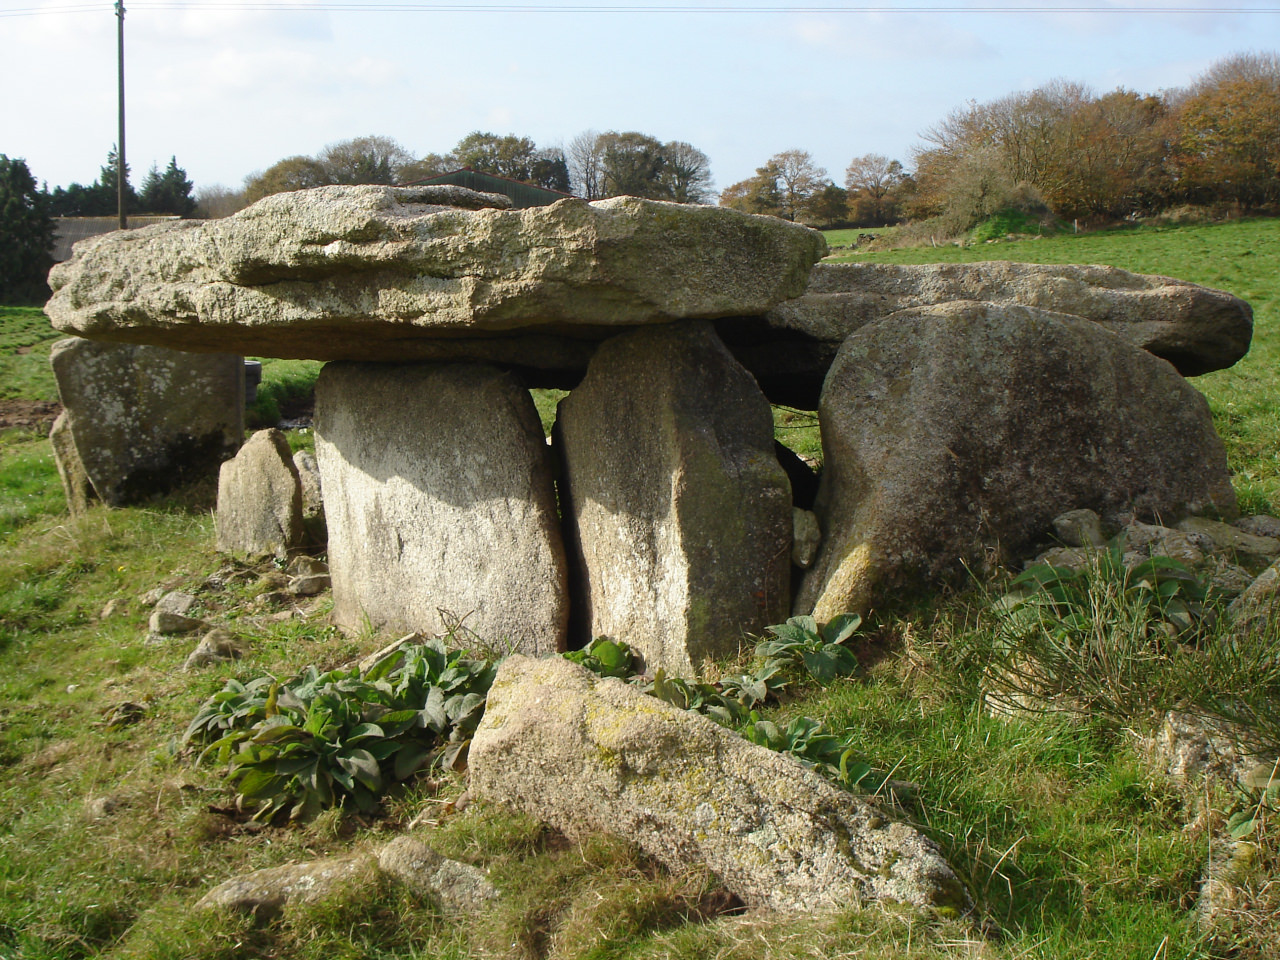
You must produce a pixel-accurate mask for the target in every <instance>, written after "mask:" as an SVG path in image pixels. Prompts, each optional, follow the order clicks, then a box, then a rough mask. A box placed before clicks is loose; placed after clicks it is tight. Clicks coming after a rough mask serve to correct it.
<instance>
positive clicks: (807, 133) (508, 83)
mask: <svg viewBox="0 0 1280 960" xmlns="http://www.w3.org/2000/svg"><path fill="white" fill-rule="evenodd" d="M664 8H665V9H664ZM117 25H118V24H117V18H116V15H115V7H114V4H113V3H112V2H110V0H107V2H84V3H75V2H71V0H0V75H3V77H4V80H5V83H4V90H5V94H4V96H3V98H0V153H4V154H7V155H8V156H10V157H21V158H24V159H25V160H26V161H27V165H28V167H29V168H30V170H31V172H32V174H33V175H34V176H35V177H36V179H37V180H38V181H44V182H46V183H47V184H48V185H49V187H50V188H52V187H54V186H56V185H63V186H65V185H67V184H69V183H71V182H72V181H76V182H80V183H86V184H87V183H90V182H92V181H93V180H94V179H96V178H97V176H98V173H99V169H100V168H101V167H102V165H103V164H104V163H105V162H106V158H107V153H108V151H109V150H110V149H111V148H112V145H113V144H114V143H115V142H116V139H117V95H116V79H117V53H116V51H117ZM124 27H125V74H126V80H125V83H126V118H127V126H126V157H127V159H128V162H129V165H130V168H131V170H132V175H131V181H132V182H133V184H134V186H135V187H137V186H140V185H141V182H142V179H143V177H144V176H145V174H146V171H147V170H148V169H149V168H150V167H151V166H152V165H153V164H154V165H157V166H159V167H160V168H163V167H164V166H165V165H166V164H167V163H168V162H169V158H170V157H171V156H175V157H176V158H177V161H178V165H179V166H180V167H182V168H183V169H185V170H186V171H187V174H188V176H189V177H190V178H191V179H192V180H194V181H195V184H196V188H197V190H198V189H199V188H201V187H206V186H212V185H215V184H216V185H223V186H226V187H231V188H238V187H240V186H241V185H242V184H243V181H244V178H245V177H246V176H247V175H249V174H252V173H254V172H257V171H261V170H264V169H266V168H267V167H269V166H270V165H271V164H273V163H275V162H276V161H277V160H280V159H282V158H284V157H287V156H292V155H296V154H316V153H318V152H319V151H320V150H321V149H322V148H323V147H324V146H325V145H326V144H329V143H333V142H336V141H340V140H346V139H349V138H351V137H357V136H363V135H368V134H376V135H380V136H389V137H392V138H394V139H396V140H397V141H399V142H400V143H401V144H403V145H404V146H405V147H406V148H407V149H408V150H409V151H410V152H411V153H413V154H414V155H415V156H423V155H425V154H428V153H445V152H447V151H448V150H450V149H451V148H452V147H453V146H454V144H456V143H457V142H458V141H459V140H460V139H461V138H462V137H464V136H465V135H466V134H468V133H470V132H472V131H475V130H482V131H487V132H491V133H496V134H507V133H515V134H518V135H521V136H527V137H530V138H531V139H533V140H534V141H535V142H536V143H537V144H538V145H539V146H544V147H545V146H553V145H557V144H559V145H567V144H568V142H569V141H570V140H571V139H572V138H573V137H575V136H577V135H578V134H579V133H581V132H583V131H585V130H598V131H605V130H619V131H622V130H639V131H641V132H643V133H647V134H649V135H651V136H654V137H656V138H658V139H659V140H663V141H669V140H683V141H686V142H688V143H691V144H693V145H694V146H695V147H698V148H699V149H701V150H702V151H703V152H705V153H706V154H707V156H708V157H709V158H710V161H711V172H712V176H713V177H714V179H715V185H716V187H717V188H722V187H725V186H728V185H729V184H732V183H735V182H737V181H739V180H743V179H745V178H747V177H750V176H752V174H753V173H754V172H755V169H756V167H758V166H761V165H762V164H763V163H764V162H765V161H766V160H767V159H768V158H769V157H770V156H772V155H773V154H775V153H778V152H780V151H783V150H789V149H802V150H808V151H809V152H810V153H811V154H812V155H813V158H814V160H815V161H816V162H817V163H818V164H820V165H821V166H823V167H825V168H826V170H827V172H828V174H829V175H830V177H831V178H832V179H833V180H835V181H836V182H837V183H842V182H843V180H844V171H845V168H846V167H847V166H848V164H849V161H850V160H851V159H852V158H853V157H855V156H861V155H863V154H867V153H879V154H884V155H886V156H888V157H890V158H896V159H899V160H901V161H902V162H903V163H905V164H907V165H908V166H910V163H911V151H912V149H913V147H917V146H919V145H920V143H921V139H920V138H921V135H922V134H923V133H924V132H925V131H926V130H927V129H928V128H929V127H931V126H933V125H934V124H936V123H938V122H939V121H941V120H942V119H944V118H945V117H946V115H947V114H948V113H950V112H951V111H952V110H955V109H957V108H960V107H963V106H964V105H965V104H966V103H967V102H968V101H970V100H974V101H977V102H985V101H989V100H993V99H996V98H999V97H1002V96H1005V95H1007V94H1011V93H1014V92H1017V91H1019V90H1031V89H1034V88H1036V87H1038V86H1041V85H1042V84H1045V83H1047V82H1049V81H1051V80H1054V79H1066V80H1072V81H1076V82H1080V83H1084V84H1087V85H1088V86H1090V87H1091V88H1093V89H1094V90H1095V91H1096V92H1098V93H1104V92H1106V91H1109V90H1113V89H1115V88H1116V87H1125V88H1128V89H1131V90H1137V91H1139V92H1143V93H1156V92H1158V91H1160V90H1164V89H1171V88H1176V87H1181V86H1186V85H1187V84H1189V83H1190V82H1191V81H1192V80H1194V79H1195V77H1196V76H1198V75H1199V74H1201V73H1202V72H1203V71H1205V70H1206V69H1207V68H1208V67H1209V66H1211V65H1212V64H1213V63H1214V62H1215V61H1217V60H1220V59H1222V58H1224V57H1228V56H1231V55H1232V54H1236V53H1244V52H1250V51H1274V50H1277V49H1280V0H1220V2H1218V3H1213V2H1211V0H871V2H858V0H808V2H798V3H789V2H784V0H684V2H681V0H541V2H536V0H508V2H506V3H497V2H488V0H476V2H472V3H466V2H453V3H445V2H443V0H422V2H417V3H411V2H403V3H378V2H372V0H369V2H358V0H356V2H341V3H340V2H333V0H328V2H326V0H310V2H307V0H265V2H256V3H254V2H236V0H206V2H177V0H136V2H131V3H126V11H125V22H124Z"/></svg>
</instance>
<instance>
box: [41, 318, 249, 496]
mask: <svg viewBox="0 0 1280 960" xmlns="http://www.w3.org/2000/svg"><path fill="white" fill-rule="evenodd" d="M49 356H50V360H51V361H52V363H53V373H54V376H55V377H56V379H57V381H58V393H59V395H60V396H61V398H62V405H63V407H64V408H65V413H66V421H65V429H66V430H67V431H69V433H70V437H71V443H72V444H73V445H74V447H75V453H76V455H77V456H78V457H79V459H80V463H81V465H82V467H83V470H84V475H85V476H86V477H87V478H88V480H89V483H90V484H91V485H92V486H93V490H94V492H95V493H96V494H97V496H98V498H99V499H100V500H102V501H103V502H104V503H106V504H108V505H110V506H122V505H125V504H129V503H137V502H139V501H141V500H145V499H146V498H148V497H150V496H152V495H153V494H157V493H165V492H168V491H169V490H172V489H174V488H176V487H178V486H180V485H182V484H183V483H187V482H190V481H193V480H197V479H200V478H203V477H206V476H213V475H214V474H216V473H217V470H218V466H219V464H221V463H222V461H223V460H226V459H227V458H228V457H230V456H232V455H233V454H234V453H235V452H236V450H237V449H238V448H239V446H240V439H241V437H242V435H243V433H244V361H243V360H242V359H241V358H240V357H238V356H235V355H233V354H227V353H219V354H199V355H197V354H190V353H180V352H179V351H177V350H168V349H165V348H164V347H148V346H131V345H127V344H111V343H95V342H93V341H90V340H81V339H78V338H77V339H71V340H60V341H58V342H57V343H55V344H54V345H53V349H52V350H51V351H50V354H49ZM64 445H65V441H60V442H59V443H57V444H55V446H54V451H55V455H57V454H58V451H59V450H60V449H64ZM60 459H65V458H60ZM61 469H62V470H64V471H65V470H71V471H72V472H74V471H75V468H74V467H71V466H69V465H68V464H67V463H64V464H63V467H62V468H61Z"/></svg>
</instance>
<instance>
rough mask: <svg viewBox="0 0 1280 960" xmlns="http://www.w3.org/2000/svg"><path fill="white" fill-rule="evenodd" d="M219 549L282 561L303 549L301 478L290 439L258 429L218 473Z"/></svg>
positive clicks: (271, 430)
mask: <svg viewBox="0 0 1280 960" xmlns="http://www.w3.org/2000/svg"><path fill="white" fill-rule="evenodd" d="M217 530H218V549H219V550H220V551H222V552H223V553H230V554H235V555H236V556H243V557H267V556H277V557H284V556H286V555H287V554H288V552H289V551H290V550H293V549H296V548H297V547H299V546H301V545H302V541H303V529H302V480H301V479H300V478H299V476H298V468H297V467H296V466H295V465H294V462H293V451H292V450H290V449H289V440H288V438H287V437H285V435H284V434H283V433H281V432H280V431H279V430H276V429H274V428H272V429H270V430H259V431H258V432H257V433H255V434H254V435H253V436H252V437H250V438H249V439H248V440H247V441H246V442H245V445H244V446H243V447H241V448H240V452H239V453H237V454H236V455H235V457H233V458H232V459H230V460H228V461H227V462H226V463H224V464H223V465H222V469H221V470H220V471H219V473H218V513H217Z"/></svg>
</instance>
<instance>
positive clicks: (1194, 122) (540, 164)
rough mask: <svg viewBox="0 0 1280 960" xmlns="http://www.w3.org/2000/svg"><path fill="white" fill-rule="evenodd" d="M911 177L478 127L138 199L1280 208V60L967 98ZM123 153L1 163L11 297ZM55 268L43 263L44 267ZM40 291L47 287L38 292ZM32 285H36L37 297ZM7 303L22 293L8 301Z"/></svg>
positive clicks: (197, 209) (212, 205)
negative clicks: (455, 189) (446, 186)
mask: <svg viewBox="0 0 1280 960" xmlns="http://www.w3.org/2000/svg"><path fill="white" fill-rule="evenodd" d="M922 141H923V142H922V143H921V145H919V146H918V147H917V148H916V149H915V150H914V151H913V152H912V157H911V159H912V161H913V164H914V166H913V168H911V169H908V167H907V166H906V165H904V164H903V163H902V162H901V161H899V160H896V159H890V158H889V157H886V156H883V155H880V154H874V153H869V154H863V155H861V156H857V157H854V158H853V159H852V160H851V161H850V163H849V165H848V167H847V168H846V169H845V172H844V179H843V186H842V185H839V184H837V183H836V182H835V181H834V180H833V179H832V178H831V177H830V176H828V174H827V171H826V170H824V169H823V168H822V167H821V166H819V165H818V164H817V163H816V162H815V161H814V159H813V157H812V155H811V154H809V153H808V152H807V151H805V150H802V149H792V150H784V151H782V152H780V153H776V154H774V155H773V156H772V157H770V158H769V159H768V160H766V161H765V162H764V164H763V165H762V166H760V167H758V168H757V169H756V172H755V175H754V176H752V177H749V178H747V179H746V180H742V181H740V182H738V183H734V184H731V185H730V186H728V187H725V188H724V189H723V190H721V191H720V192H719V194H718V196H717V194H716V192H715V190H714V186H713V180H712V175H711V167H710V161H709V160H708V159H707V155H706V154H705V153H703V152H702V151H701V150H699V149H698V148H697V147H694V146H693V145H692V144H689V143H685V142H683V141H666V142H664V141H662V140H659V139H658V138H656V137H652V136H650V135H648V134H645V133H641V132H638V131H634V130H632V131H622V132H619V131H616V130H609V131H606V132H603V133H600V132H597V131H595V130H588V131H585V132H583V133H581V134H579V135H578V136H576V137H574V138H573V139H572V140H571V141H569V144H568V145H567V146H558V145H557V146H550V147H540V146H538V145H537V144H536V143H535V142H534V141H533V140H531V139H530V138H528V137H524V136H519V135H517V134H503V135H499V134H494V133H488V132H482V131H475V132H473V133H470V134H468V135H467V136H465V137H463V138H462V139H461V140H460V141H459V142H458V143H457V145H456V146H455V147H454V148H453V149H452V150H450V151H449V152H447V153H444V154H434V153H432V154H427V155H426V156H424V157H415V156H414V155H413V154H412V153H411V152H410V151H409V150H407V149H406V148H405V147H403V146H402V145H401V144H399V143H397V142H396V141H395V140H393V139H391V138H390V137H380V136H367V137H356V138H354V139H351V140H343V141H339V142H337V143H333V144H330V145H328V146H326V147H325V148H324V149H323V150H321V151H320V153H318V154H316V155H315V156H302V155H298V156H292V157H286V158H285V159H283V160H280V161H278V162H277V163H275V164H273V165H272V166H270V167H268V168H267V169H266V170H263V171H261V172H258V173H253V174H250V175H249V176H248V177H246V178H245V182H244V186H243V188H242V189H239V190H233V189H228V188H225V187H209V188H206V189H203V190H201V191H199V192H198V193H195V194H193V192H192V191H193V184H192V182H191V180H190V179H189V178H188V177H187V174H186V171H185V170H183V169H182V168H181V167H179V166H178V162H177V158H176V157H172V158H170V161H169V164H168V166H167V167H166V168H165V169H164V170H160V169H159V168H157V167H155V166H153V167H152V168H151V170H150V172H149V173H148V174H147V176H146V178H145V179H144V181H143V184H142V188H141V189H140V190H137V191H135V190H134V188H133V186H132V185H131V184H129V182H128V170H127V169H126V171H125V187H126V196H127V203H128V209H129V212H130V213H132V214H147V213H150V214H169V215H172V216H180V217H190V216H213V217H218V216H226V215H227V214H230V213H233V212H235V211H236V210H238V209H240V208H241V207H243V206H245V205H247V204H248V203H251V202H253V201H255V200H258V199H261V198H262V197H265V196H268V195H270V194H273V193H279V192H281V191H287V190H300V189H303V188H306V187H313V186H320V185H324V184H344V183H386V184H405V183H412V182H414V181H417V180H423V179H427V178H429V177H433V176H436V175H439V174H442V173H446V172H449V171H451V170H455V169H458V168H460V167H469V168H471V169H473V170H476V171H479V172H481V173H488V174H492V175H494V176H499V177H505V178H508V179H511V180H517V181H520V182H524V183H531V184H535V185H537V186H540V187H545V188H548V189H552V190H559V191H562V192H565V193H572V194H575V195H577V196H580V197H585V198H586V199H588V200H599V199H603V198H606V197H613V196H620V195H630V196H638V197H647V198H650V199H657V200H670V201H675V202H679V203H708V202H712V201H713V200H717V199H718V202H719V203H720V204H722V205H724V206H728V207H734V208H736V209H739V210H744V211H746V212H749V213H757V214H765V215H769V216H775V217H782V218H784V219H787V220H792V221H796V222H799V223H805V224H808V225H810V226H815V227H834V226H881V225H886V224H893V223H899V222H903V221H908V220H913V221H926V222H928V223H929V224H930V225H931V226H936V228H937V230H936V232H937V233H941V234H944V235H953V236H955V235H960V234H962V233H964V232H965V231H967V230H969V229H971V228H972V227H974V226H975V225H976V224H978V223H981V222H983V221H984V220H987V219H989V218H992V217H995V216H997V215H999V214H1008V213H1010V212H1012V213H1015V214H1018V215H1021V216H1025V217H1058V218H1067V219H1084V220H1086V221H1107V220H1116V219H1120V218H1123V217H1130V216H1135V215H1144V214H1150V213H1155V212H1158V211H1160V210H1164V209H1168V208H1170V207H1173V206H1176V205H1179V204H1197V205H1212V204H1223V203H1226V204H1232V205H1235V206H1236V207H1237V208H1240V209H1248V210H1274V209H1276V208H1277V206H1280V55H1278V54H1276V53H1248V54H1239V55H1236V56H1233V57H1229V58H1227V59H1225V60H1221V61H1219V62H1217V63H1215V64H1214V65H1213V66H1212V67H1211V68H1210V69H1209V70H1208V71H1206V72H1205V73H1204V74H1203V75H1202V76H1200V77H1198V78H1197V79H1196V80H1195V81H1194V82H1193V83H1192V84H1191V85H1190V86H1188V87H1186V88H1184V89H1177V90H1168V91H1162V92H1160V93H1158V94H1143V93H1138V92H1135V91H1131V90H1126V89H1123V88H1119V89H1116V90H1113V91H1111V92H1109V93H1105V94H1102V95H1098V94H1096V93H1094V92H1093V91H1092V90H1090V89H1089V88H1088V87H1086V86H1084V85H1082V84H1078V83H1072V82H1069V81H1063V80H1057V81H1054V82H1052V83H1049V84H1045V85H1044V86H1041V87H1039V88H1037V89H1035V90H1031V91H1024V92H1019V93H1014V94H1010V95H1009V96H1006V97H1001V98H999V99H997V100H993V101H990V102H988V103H977V102H976V101H970V102H969V103H968V104H966V105H965V106H963V107H960V108H958V109H956V110H954V111H952V112H951V113H950V114H949V115H948V116H947V117H945V118H944V119H943V120H942V121H941V122H939V123H937V124H935V125H934V126H932V127H930V128H929V129H927V130H926V131H925V132H924V133H923V134H922ZM116 193H117V174H116V162H115V151H114V150H112V151H111V152H110V153H109V155H108V158H107V163H106V165H105V166H103V167H102V169H101V171H100V173H99V176H98V178H97V180H95V181H94V182H93V183H91V184H89V185H82V184H79V183H72V184H71V185H70V186H68V187H65V188H63V187H57V188H55V189H54V190H52V191H49V190H48V189H47V187H39V188H37V187H36V185H35V180H34V178H33V177H32V175H31V172H30V171H29V170H28V169H27V166H26V163H25V161H23V160H11V159H9V158H8V157H6V156H4V155H0V296H9V297H12V296H15V295H16V294H15V293H14V291H17V290H29V289H35V288H36V287H39V286H40V285H41V284H42V283H43V273H42V271H43V270H47V268H48V261H49V257H48V252H49V250H50V249H51V247H52V227H51V226H50V225H49V223H48V219H49V218H50V217H57V216H108V215H111V214H114V213H115V212H116ZM41 265H43V266H41ZM33 278H34V279H33ZM33 284H34V286H33ZM6 291H7V293H6Z"/></svg>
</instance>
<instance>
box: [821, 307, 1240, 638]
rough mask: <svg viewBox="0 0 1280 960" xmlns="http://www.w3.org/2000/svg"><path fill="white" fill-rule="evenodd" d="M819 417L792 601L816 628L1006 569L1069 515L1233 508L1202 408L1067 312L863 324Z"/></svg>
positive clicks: (1159, 366)
mask: <svg viewBox="0 0 1280 960" xmlns="http://www.w3.org/2000/svg"><path fill="white" fill-rule="evenodd" d="M819 410H820V415H821V417H822V449H823V453H824V468H823V474H822V484H821V487H820V489H819V492H818V500H817V503H816V504H815V506H814V511H815V512H816V513H817V514H818V517H819V519H820V520H821V522H822V529H823V543H822V549H821V551H820V553H819V555H818V559H817V562H816V563H815V564H814V565H813V567H812V568H811V569H810V570H809V571H808V573H807V574H806V576H805V579H804V584H803V586H802V588H801V591H800V595H799V598H798V600H797V603H796V612H798V613H810V612H812V613H813V615H814V616H815V617H816V618H817V619H818V620H828V619H830V618H831V617H833V616H835V615H837V614H840V613H846V612H859V613H865V612H866V611H867V610H868V608H870V607H871V606H873V605H875V604H877V603H881V602H884V601H885V600H886V599H889V598H892V597H894V596H895V595H896V594H897V593H898V592H899V591H901V590H903V589H908V590H909V589H914V588H918V587H920V586H922V585H924V584H926V583H928V582H929V581H931V580H936V579H938V578H940V577H942V576H944V575H952V576H958V575H960V574H961V573H962V569H963V566H965V565H967V566H968V567H969V569H981V568H982V567H984V566H987V565H991V564H993V563H1007V562H1010V561H1013V560H1016V559H1018V558H1019V557H1020V556H1024V555H1025V554H1026V551H1027V550H1028V548H1029V547H1031V546H1033V545H1034V544H1035V543H1037V542H1040V541H1042V540H1044V539H1047V537H1048V535H1049V534H1050V532H1051V530H1052V524H1053V521H1054V518H1055V517H1058V516H1060V515H1061V514H1062V513H1063V512H1065V511H1068V510H1076V509H1081V508H1087V509H1090V510H1093V511H1094V512H1096V513H1097V514H1099V515H1100V516H1101V517H1102V518H1103V520H1105V521H1106V522H1108V523H1112V524H1115V525H1120V524H1123V523H1125V522H1126V521H1129V520H1132V519H1133V517H1135V516H1137V517H1144V518H1163V520H1164V521H1167V522H1171V521H1173V520H1176V519H1178V518H1180V517H1183V516H1185V515H1187V514H1188V513H1206V512H1207V513H1216V514H1220V515H1224V516H1228V517H1230V516H1234V515H1235V514H1236V501H1235V493H1234V492H1233V490H1232V487H1231V477H1230V474H1229V472H1228V470H1227V459H1226V450H1225V449H1224V448H1223V445H1222V441H1221V440H1219V439H1218V436H1217V434H1216V433H1214V429H1213V419H1212V417H1211V416H1210V415H1209V406H1208V404H1207V403H1205V400H1204V397H1203V396H1202V395H1201V394H1200V393H1199V392H1198V391H1197V390H1196V389H1195V388H1194V387H1192V386H1191V385H1190V384H1188V383H1187V382H1186V380H1184V379H1183V378H1182V377H1181V376H1180V375H1179V374H1178V372H1177V371H1176V370H1175V369H1174V368H1173V366H1172V365H1170V364H1169V363H1167V362H1165V361H1164V360H1161V359H1159V358H1157V357H1153V356H1152V355H1151V354H1149V353H1147V352H1145V351H1143V350H1139V349H1137V348H1136V347H1134V346H1132V345H1131V344H1129V343H1126V342H1125V341H1124V340H1122V339H1121V338H1120V337H1118V336H1116V335H1115V334H1113V333H1111V332H1109V331H1107V330H1103V329H1101V328H1100V327H1099V326H1098V325H1097V324H1094V323H1090V322H1088V321H1086V320H1081V319H1079V318H1078V317H1069V316H1066V315H1064V314H1059V313H1051V312H1049V311H1047V310H1037V309H1035V308H1031V307H1023V306H1016V305H1007V304H1005V305H1001V304H989V303H963V302H958V303H950V304H942V305H939V306H935V307H922V308H920V309H919V310H917V311H915V313H914V314H913V316H912V317H911V318H910V319H909V320H904V319H900V318H898V317H891V318H888V319H885V320H880V321H877V322H875V323H872V324H868V325H867V326H865V327H862V328H861V329H859V330H857V331H856V332H855V333H853V334H852V335H851V336H850V337H849V338H848V339H847V340H845V342H844V346H842V347H841V348H840V353H839V355H838V356H837V357H836V362H835V364H834V365H833V366H832V368H831V372H830V374H828V375H827V380H826V385H825V386H824V388H823V393H822V405H821V407H820V408H819Z"/></svg>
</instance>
